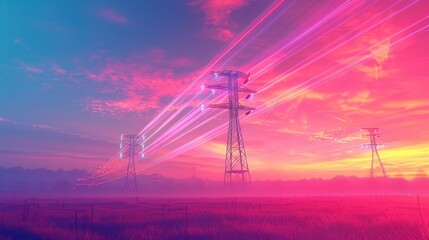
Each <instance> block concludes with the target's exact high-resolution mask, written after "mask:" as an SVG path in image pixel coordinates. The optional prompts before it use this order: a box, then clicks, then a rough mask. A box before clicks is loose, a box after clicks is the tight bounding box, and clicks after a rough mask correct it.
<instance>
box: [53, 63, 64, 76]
mask: <svg viewBox="0 0 429 240" xmlns="http://www.w3.org/2000/svg"><path fill="white" fill-rule="evenodd" d="M52 70H53V71H54V72H56V73H58V74H61V75H63V74H66V73H67V72H66V70H64V69H63V68H61V67H60V66H58V65H57V64H53V65H52Z"/></svg>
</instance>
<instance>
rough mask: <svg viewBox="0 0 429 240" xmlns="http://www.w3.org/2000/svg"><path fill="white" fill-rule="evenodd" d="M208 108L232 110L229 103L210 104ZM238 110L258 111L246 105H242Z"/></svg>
mask: <svg viewBox="0 0 429 240" xmlns="http://www.w3.org/2000/svg"><path fill="white" fill-rule="evenodd" d="M207 107H209V108H221V109H231V107H230V105H229V103H218V104H210V105H208V106H207ZM237 108H238V110H243V111H251V110H255V109H256V108H253V107H249V106H245V105H241V104H240V105H238V106H237Z"/></svg>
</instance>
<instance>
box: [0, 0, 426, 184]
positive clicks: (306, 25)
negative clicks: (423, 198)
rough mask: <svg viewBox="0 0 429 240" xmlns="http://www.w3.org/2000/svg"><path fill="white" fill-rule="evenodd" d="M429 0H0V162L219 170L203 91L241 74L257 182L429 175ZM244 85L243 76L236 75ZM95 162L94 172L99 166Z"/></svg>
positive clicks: (217, 125) (216, 134) (198, 172)
mask: <svg viewBox="0 0 429 240" xmlns="http://www.w3.org/2000/svg"><path fill="white" fill-rule="evenodd" d="M428 15H429V1H423V0H422V1H410V0H408V1H393V0H389V1H383V0H381V1H378V0H374V1H363V0H350V1H332V0H327V1H316V0H314V1H313V0H308V1H301V0H295V1H294V0H291V1H281V0H279V1H277V0H276V1H273V0H271V1H268V0H267V1H256V0H230V1H221V0H186V1H185V0H184V1H173V0H163V1H139V0H130V1H84V0H78V1H68V2H65V1H43V0H42V1H13V0H6V1H1V2H0V16H1V17H0V167H15V166H19V167H23V168H47V169H61V168H62V169H85V170H87V171H88V172H96V171H97V169H98V171H99V172H100V174H105V176H104V177H103V179H104V180H105V181H109V180H111V179H116V178H119V177H121V176H123V170H124V162H125V160H122V159H119V158H118V151H119V138H120V135H121V133H135V134H138V133H140V134H144V135H145V137H146V138H147V141H146V143H145V146H146V149H147V151H146V153H145V155H146V156H145V158H144V159H142V160H139V161H138V163H137V168H138V172H139V173H142V174H153V173H158V174H161V175H164V176H169V177H174V178H189V177H192V176H193V175H195V176H196V177H200V178H207V179H212V180H222V179H223V171H224V161H225V159H224V158H225V144H226V131H227V125H225V124H226V123H227V121H228V115H227V112H226V111H222V110H217V109H203V110H201V105H202V104H204V105H207V104H209V103H221V102H225V101H226V99H225V93H223V92H220V91H216V92H214V93H213V92H211V91H210V90H208V89H202V88H201V86H202V85H204V84H217V83H222V82H225V81H226V79H223V78H215V77H213V76H212V75H210V71H212V70H223V69H234V70H239V71H242V72H250V76H251V79H250V81H249V82H248V83H247V84H246V87H248V88H251V89H254V90H256V91H258V92H257V94H255V96H254V98H253V99H251V100H250V99H245V97H246V95H245V94H243V95H241V99H242V100H241V102H242V103H243V104H245V105H248V106H252V107H255V108H256V110H255V111H253V112H252V113H250V114H249V115H245V112H243V113H242V118H241V122H242V130H243V135H244V139H245V141H244V143H245V147H246V152H247V155H248V161H249V168H250V171H251V176H252V179H253V180H265V179H270V180H275V179H283V180H285V179H302V178H319V177H321V178H331V177H334V176H336V175H347V176H349V175H356V176H360V177H364V176H368V175H369V168H370V159H371V152H370V151H369V150H368V149H365V148H363V147H362V144H365V143H369V139H367V138H364V137H362V136H361V135H362V134H363V133H362V132H360V131H359V130H360V129H361V128H365V127H379V128H380V134H381V136H380V138H378V139H377V141H379V143H383V144H384V147H382V148H380V150H379V152H380V157H381V159H382V161H383V163H384V165H385V169H386V171H387V174H388V176H391V177H405V178H407V179H411V178H414V177H415V176H425V175H426V174H429V159H428V157H429V125H428V119H429V47H428V45H429V44H428V43H429V28H428V26H429V17H428ZM240 82H242V81H240ZM100 169H101V170H100Z"/></svg>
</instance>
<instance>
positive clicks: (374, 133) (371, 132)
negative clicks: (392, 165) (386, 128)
mask: <svg viewBox="0 0 429 240" xmlns="http://www.w3.org/2000/svg"><path fill="white" fill-rule="evenodd" d="M361 130H364V131H368V134H365V135H363V136H364V137H369V140H370V144H364V146H365V147H371V152H372V153H371V172H370V174H369V176H370V177H371V178H373V177H374V175H375V173H374V166H375V164H377V163H374V162H375V161H377V162H378V164H379V165H380V168H381V171H382V174H383V177H387V174H386V170H385V169H384V165H383V163H382V162H381V158H380V155H379V154H378V148H379V147H380V146H382V144H377V142H376V140H375V138H376V137H380V133H379V131H380V129H379V128H362V129H361Z"/></svg>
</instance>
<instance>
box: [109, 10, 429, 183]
mask: <svg viewBox="0 0 429 240" xmlns="http://www.w3.org/2000/svg"><path fill="white" fill-rule="evenodd" d="M414 3H415V2H414ZM414 3H412V4H414ZM412 4H409V5H408V6H407V7H409V6H411V5H412ZM407 7H405V8H402V9H401V10H399V11H397V12H395V14H397V13H399V12H401V11H402V10H404V9H406V8H407ZM395 14H392V15H390V16H388V17H386V18H384V19H383V20H380V21H379V23H381V22H382V21H384V20H385V19H388V18H391V17H392V16H394V15H395ZM426 18H427V17H426ZM426 18H424V19H422V20H420V21H419V22H421V21H424V20H425V19H426ZM367 22H369V21H367ZM419 22H417V23H415V24H418V23H419ZM415 24H413V25H411V26H409V27H407V28H406V29H408V28H410V27H412V26H414V25H415ZM362 25H363V24H360V25H359V26H358V27H360V26H362ZM376 25H378V24H375V25H372V28H374V27H375V26H376ZM358 27H356V28H355V29H357V28H358ZM425 28H427V26H425V27H423V28H421V29H419V30H416V31H415V32H413V33H411V34H408V35H407V36H405V37H403V38H401V39H399V40H397V41H394V42H393V43H392V44H391V46H394V45H396V44H397V43H399V42H401V41H402V40H404V39H406V38H408V37H410V36H412V35H414V34H416V33H418V32H420V31H422V30H423V29H425ZM406 29H403V30H402V31H400V32H398V33H396V34H394V35H392V36H391V37H393V36H396V35H398V34H400V33H401V32H403V31H405V30H406ZM363 32H365V31H363ZM363 32H360V34H362V33H363ZM349 41H350V39H349V40H348V41H346V42H343V43H342V44H343V45H344V44H345V43H347V42H349ZM383 42H385V40H383V41H381V42H380V43H383ZM380 43H378V44H380ZM330 45H332V44H330ZM375 45H377V44H375ZM375 45H374V46H375ZM325 48H326V47H325ZM334 49H336V48H334ZM383 49H384V48H383ZM383 49H380V50H378V51H382V50H383ZM331 51H333V50H331ZM326 54H327V53H325V55H326ZM357 55H359V54H357ZM357 55H356V56H357ZM371 56H372V54H371V55H367V56H365V57H363V58H362V59H360V60H358V61H356V62H354V63H353V64H352V65H349V66H346V67H344V68H342V69H339V70H337V71H335V72H334V73H332V74H330V75H328V76H326V77H324V78H323V79H320V80H318V81H316V82H314V83H311V81H312V80H313V79H315V77H313V78H312V79H310V80H307V81H305V82H304V83H301V84H299V85H298V86H297V87H295V88H293V89H298V88H299V87H301V86H303V85H305V84H307V83H309V85H308V86H306V87H305V88H302V89H299V90H298V91H296V92H294V93H292V95H290V96H288V97H287V99H290V98H292V97H294V96H296V95H298V94H299V93H301V92H303V91H307V90H308V89H310V88H311V87H314V86H316V85H317V84H319V83H320V82H322V81H324V80H326V79H328V78H329V77H332V76H335V75H336V74H338V73H340V72H342V71H344V70H347V69H348V68H350V67H352V66H353V65H355V64H357V63H358V62H361V61H363V60H365V59H367V58H369V57H371ZM314 61H315V60H314ZM314 61H313V62H314ZM307 65H308V64H307ZM335 68H336V67H334V68H331V69H329V70H327V71H325V72H323V73H321V74H319V75H318V76H320V75H323V74H324V73H326V72H329V71H330V70H332V69H335ZM264 69H267V68H264ZM300 69H302V68H299V69H297V70H295V71H294V72H296V71H298V70H300ZM290 74H291V73H289V74H288V75H287V76H289V75H290ZM287 76H283V77H280V78H278V79H277V78H276V79H277V80H276V82H275V83H277V82H279V81H282V80H283V79H284V78H285V77H287ZM252 80H253V79H252ZM271 82H273V81H271ZM271 82H270V83H271ZM275 83H273V84H275ZM273 84H270V85H269V86H265V87H264V88H263V89H262V90H266V89H267V88H268V87H270V86H272V85H273ZM293 89H292V90H293ZM260 91H261V90H260ZM289 92H291V90H290V91H287V92H286V93H285V94H282V95H281V96H278V97H277V98H275V99H272V100H269V102H272V101H276V100H278V99H281V102H284V101H285V100H286V99H283V97H284V96H285V95H287V94H289ZM268 108H269V107H268V106H267V105H265V106H262V107H259V108H257V110H256V112H255V114H253V115H251V116H249V117H250V118H251V117H255V116H256V115H258V114H257V113H261V112H263V111H265V110H267V109H268ZM188 114H190V113H188ZM187 116H189V115H187ZM249 117H244V119H248V118H249ZM183 121H186V118H185V119H183V120H181V122H183ZM206 121H208V120H206ZM174 126H183V125H182V123H180V124H176V125H174ZM224 126H226V124H223V125H221V126H219V127H217V128H215V129H214V131H210V132H208V133H206V134H204V135H203V136H201V137H198V138H196V139H194V140H193V141H191V142H189V143H187V144H186V145H184V146H183V147H181V148H179V149H176V150H175V151H172V152H170V153H168V154H166V155H164V156H162V157H160V158H158V159H157V160H154V161H152V162H150V163H147V164H146V165H145V166H153V165H156V164H157V163H159V162H162V161H165V160H167V159H169V158H171V157H173V156H175V155H177V154H180V153H183V152H186V151H188V150H189V149H191V148H193V147H195V146H198V145H200V144H202V143H204V142H206V141H209V140H210V139H211V138H212V137H214V136H217V135H219V134H220V133H222V132H224V131H225V129H223V131H222V128H223V127H224ZM195 128H198V126H197V127H194V128H193V129H195ZM216 130H221V131H217V132H216ZM188 132H190V131H188ZM169 133H172V135H174V134H178V133H179V130H177V131H175V130H174V132H173V130H171V129H169ZM185 134H187V133H185ZM183 135H184V134H182V135H180V136H179V137H176V138H174V139H173V141H175V140H177V139H179V138H180V137H181V136H183ZM207 137H208V139H207ZM170 138H171V137H170ZM205 138H206V139H205ZM170 142H171V141H170ZM121 165H123V164H121ZM116 172H118V171H114V172H112V173H113V174H116Z"/></svg>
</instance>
